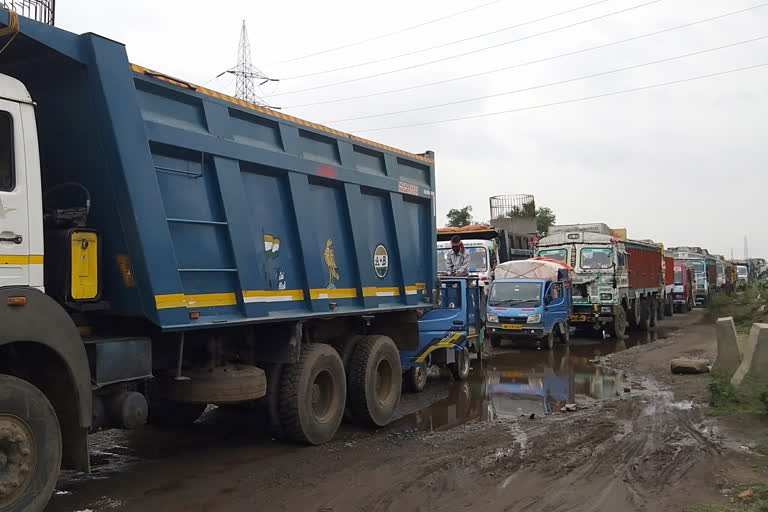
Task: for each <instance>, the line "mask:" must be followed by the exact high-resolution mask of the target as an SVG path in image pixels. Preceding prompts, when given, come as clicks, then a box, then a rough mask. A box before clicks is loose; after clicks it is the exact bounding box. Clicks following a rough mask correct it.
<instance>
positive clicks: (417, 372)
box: [405, 363, 429, 393]
mask: <svg viewBox="0 0 768 512" xmlns="http://www.w3.org/2000/svg"><path fill="white" fill-rule="evenodd" d="M428 373H429V368H428V367H427V364H426V363H424V364H423V365H421V366H414V367H413V368H411V369H410V370H408V371H407V372H405V389H407V390H408V391H410V392H411V393H420V392H422V391H423V390H424V388H425V387H426V385H427V375H428Z"/></svg>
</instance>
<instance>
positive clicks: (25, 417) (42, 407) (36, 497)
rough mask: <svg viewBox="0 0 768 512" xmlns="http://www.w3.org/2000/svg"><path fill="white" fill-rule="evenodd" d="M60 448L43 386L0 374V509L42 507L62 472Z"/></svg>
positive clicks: (18, 511)
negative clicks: (60, 470) (0, 465)
mask: <svg viewBox="0 0 768 512" xmlns="http://www.w3.org/2000/svg"><path fill="white" fill-rule="evenodd" d="M61 450H62V441H61V429H60V427H59V420H58V418H57V417H56V412H55V411H54V410H53V406H52V405H51V403H50V402H49V401H48V399H47V398H46V396H45V395H44V394H43V393H42V391H40V390H39V389H37V388H36V387H35V386H33V385H32V384H30V383H29V382H27V381H25V380H22V379H18V378H16V377H12V376H10V375H0V457H1V458H2V461H3V466H4V468H3V471H1V472H0V510H3V511H7V512H40V511H42V510H43V509H44V508H45V506H46V504H47V503H48V500H50V498H51V493H52V492H53V487H54V486H55V485H56V480H57V478H58V476H59V468H60V467H61Z"/></svg>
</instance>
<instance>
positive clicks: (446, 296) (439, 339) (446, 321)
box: [400, 277, 484, 392]
mask: <svg viewBox="0 0 768 512" xmlns="http://www.w3.org/2000/svg"><path fill="white" fill-rule="evenodd" d="M481 290H482V288H481V286H480V284H479V279H478V278H476V277H450V278H449V277H443V278H441V279H439V280H438V282H437V296H438V299H437V300H436V302H435V306H434V307H433V308H432V309H430V310H428V311H426V312H425V313H424V315H423V316H422V317H421V318H420V319H419V346H418V348H417V349H416V350H405V351H400V361H401V365H402V370H403V376H404V381H405V382H404V383H405V387H406V389H408V390H410V391H413V392H419V391H421V390H423V389H424V386H425V385H426V381H427V370H428V368H429V366H439V367H445V368H448V369H449V370H450V371H451V373H452V374H453V377H454V378H455V379H456V380H465V379H466V378H467V377H468V376H469V370H470V359H471V354H476V355H478V356H481V355H482V343H483V336H484V327H483V325H482V318H481V315H480V313H481V311H480V308H481V306H480V305H481V297H480V294H481Z"/></svg>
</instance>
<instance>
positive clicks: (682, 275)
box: [672, 261, 696, 313]
mask: <svg viewBox="0 0 768 512" xmlns="http://www.w3.org/2000/svg"><path fill="white" fill-rule="evenodd" d="M672 302H673V303H674V307H675V312H677V313H687V312H688V311H690V310H692V309H693V308H694V307H695V305H696V275H695V273H694V270H693V265H691V264H690V263H688V262H683V261H676V262H675V285H674V288H673V290H672Z"/></svg>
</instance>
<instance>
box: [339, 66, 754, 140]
mask: <svg viewBox="0 0 768 512" xmlns="http://www.w3.org/2000/svg"><path fill="white" fill-rule="evenodd" d="M765 66H768V62H765V63H763V64H755V65H754V66H746V67H743V68H735V69H729V70H726V71H720V72H717V73H709V74H707V75H698V76H692V77H689V78H683V79H680V80H672V81H670V82H662V83H658V84H651V85H644V86H642V87H635V88H632V89H624V90H621V91H613V92H607V93H602V94H595V95H593V96H583V97H581V98H572V99H569V100H563V101H554V102H552V103H543V104H540V105H532V106H530V107H521V108H514V109H510V110H500V111H497V112H488V113H485V114H474V115H471V116H460V117H451V118H448V119H440V120H437V121H425V122H423V123H413V124H402V125H398V126H385V127H381V128H368V129H366V130H357V131H355V132H354V133H365V132H379V131H383V130H395V129H400V128H412V127H415V126H427V125H433V124H442V123H451V122H455V121H464V120H466V119H479V118H482V117H491V116H498V115H502V114H511V113H515V112H524V111H527V110H538V109H542V108H548V107H555V106H558V105H567V104H569V103H579V102H582V101H589V100H594V99H599V98H607V97H609V96H619V95H622V94H629V93H632V92H638V91H645V90H648V89H656V88H659V87H665V86H668V85H675V84H682V83H685V82H693V81H695V80H702V79H704V78H712V77H716V76H722V75H728V74H730V73H737V72H739V71H747V70H750V69H757V68H761V67H765Z"/></svg>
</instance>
